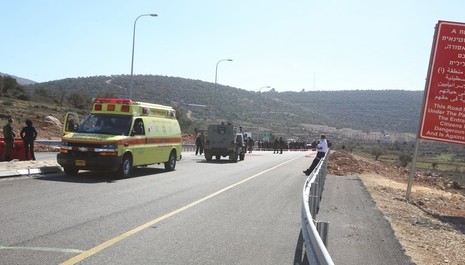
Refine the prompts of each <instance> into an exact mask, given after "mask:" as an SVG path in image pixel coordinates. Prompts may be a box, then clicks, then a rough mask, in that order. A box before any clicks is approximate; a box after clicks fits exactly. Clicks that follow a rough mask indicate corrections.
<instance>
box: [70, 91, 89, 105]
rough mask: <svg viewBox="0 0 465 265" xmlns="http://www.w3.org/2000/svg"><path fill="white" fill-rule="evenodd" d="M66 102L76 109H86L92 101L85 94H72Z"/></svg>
mask: <svg viewBox="0 0 465 265" xmlns="http://www.w3.org/2000/svg"><path fill="white" fill-rule="evenodd" d="M68 102H69V104H71V106H73V107H75V108H77V109H87V108H89V107H90V105H91V103H92V100H91V98H90V97H89V96H87V95H86V94H82V93H72V94H71V95H69V97H68Z"/></svg>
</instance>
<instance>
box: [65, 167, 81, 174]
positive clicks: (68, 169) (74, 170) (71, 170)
mask: <svg viewBox="0 0 465 265" xmlns="http://www.w3.org/2000/svg"><path fill="white" fill-rule="evenodd" d="M63 170H64V171H65V174H66V175H69V176H76V175H77V173H78V172H79V169H78V168H75V167H64V168H63Z"/></svg>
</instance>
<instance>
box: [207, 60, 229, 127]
mask: <svg viewBox="0 0 465 265" xmlns="http://www.w3.org/2000/svg"><path fill="white" fill-rule="evenodd" d="M223 61H228V62H232V59H221V60H219V61H218V62H217V63H216V70H215V87H214V90H213V93H212V100H211V104H210V118H211V120H212V121H213V97H214V94H215V92H216V83H217V77H218V65H219V64H220V63H221V62H223Z"/></svg>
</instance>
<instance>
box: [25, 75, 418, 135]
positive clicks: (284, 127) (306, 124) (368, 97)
mask: <svg viewBox="0 0 465 265" xmlns="http://www.w3.org/2000/svg"><path fill="white" fill-rule="evenodd" d="M134 80H135V86H134V89H133V99H135V100H141V101H149V102H156V103H160V104H166V105H172V106H174V107H176V108H177V109H178V111H181V112H183V114H184V115H185V116H186V117H188V118H189V119H190V121H191V122H192V126H195V127H200V128H205V127H206V126H207V125H208V124H209V123H211V118H212V117H213V118H214V120H215V122H219V121H232V122H234V123H236V124H241V125H243V126H244V127H247V128H250V130H252V131H257V132H259V131H271V132H272V133H274V134H276V135H283V136H288V137H293V138H299V137H305V136H308V135H309V134H312V132H314V131H315V130H316V129H315V125H325V126H329V127H334V128H338V129H344V128H346V129H354V130H358V131H364V132H386V133H390V132H399V133H415V131H416V128H417V125H418V118H419V113H420V109H421V102H422V99H423V92H422V91H401V90H384V91H377V90H357V91H308V92H305V91H302V92H276V91H274V90H273V89H272V90H271V91H265V92H261V93H258V92H252V91H246V90H243V89H238V88H234V87H229V86H223V85H217V86H216V87H215V85H214V84H213V83H209V82H203V81H200V80H191V79H184V78H178V77H167V76H153V75H138V76H135V78H134ZM129 83H130V76H128V75H118V76H96V77H86V78H68V79H62V80H56V81H51V82H44V83H36V84H32V85H27V86H25V87H24V88H25V89H26V90H27V91H29V92H31V93H33V91H37V90H46V91H50V93H49V95H50V97H52V98H53V97H55V98H56V100H55V101H59V99H60V98H66V97H67V96H69V95H70V94H71V93H73V92H79V93H83V94H85V95H88V96H89V97H97V96H101V95H109V94H110V95H114V96H117V97H128V95H129V90H128V89H127V88H128V87H129ZM212 96H213V100H212ZM212 102H213V104H211V103H212ZM211 106H213V116H212V115H211V112H210V110H211V109H210V108H211Z"/></svg>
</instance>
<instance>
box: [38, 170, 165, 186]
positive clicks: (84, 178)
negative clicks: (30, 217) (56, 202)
mask: <svg viewBox="0 0 465 265" xmlns="http://www.w3.org/2000/svg"><path fill="white" fill-rule="evenodd" d="M160 173H168V172H166V171H165V170H164V169H163V168H151V167H142V168H134V171H133V173H132V176H131V177H129V178H120V177H117V176H116V173H115V172H108V171H87V170H82V171H79V173H78V174H77V175H75V176H67V175H66V174H65V173H64V172H61V173H57V174H50V175H43V176H40V177H38V178H37V179H40V180H46V181H58V182H74V183H84V184H93V183H103V182H107V183H113V182H117V181H118V180H124V179H130V178H140V177H146V176H149V175H156V174H160Z"/></svg>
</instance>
